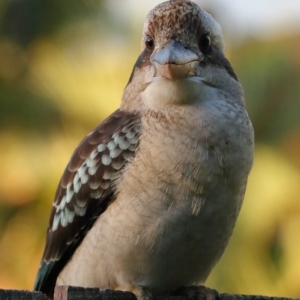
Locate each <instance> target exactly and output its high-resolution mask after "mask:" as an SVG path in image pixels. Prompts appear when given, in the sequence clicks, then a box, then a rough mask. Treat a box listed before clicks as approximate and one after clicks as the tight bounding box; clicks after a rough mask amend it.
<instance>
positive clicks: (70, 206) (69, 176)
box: [34, 110, 141, 295]
mask: <svg viewBox="0 0 300 300" xmlns="http://www.w3.org/2000/svg"><path fill="white" fill-rule="evenodd" d="M140 131H141V127H140V118H139V116H138V115H135V114H131V113H128V112H124V111H121V110H117V111H115V112H114V113H113V114H112V115H111V116H110V117H108V118H107V119H106V120H104V121H103V122H102V123H101V124H100V125H98V127H96V128H95V129H94V130H93V131H92V132H91V133H90V134H89V135H87V136H86V137H85V138H84V139H83V141H82V142H81V143H80V144H79V146H78V147H77V148H76V150H75V151H74V153H73V155H72V157H71V160H70V162H69V164H68V165H67V167H66V170H65V172H64V174H63V176H62V178H61V181H60V183H59V186H58V189H57V192H56V195H55V200H54V203H53V207H52V211H51V216H50V222H49V227H48V230H47V240H46V247H45V250H44V255H43V258H42V262H41V265H40V268H39V271H38V274H37V277H36V282H35V286H34V289H35V290H38V291H42V292H44V293H45V294H47V295H52V294H53V290H54V287H55V282H56V279H57V276H58V275H59V273H60V271H61V270H62V269H63V267H64V266H65V264H66V263H67V262H68V260H69V259H70V257H71V256H72V254H73V253H74V251H75V250H76V248H77V247H78V245H79V244H80V243H81V241H82V239H83V238H84V236H85V235H86V233H87V232H88V230H89V229H90V228H91V227H92V225H93V224H94V222H95V221H96V219H97V217H99V215H100V214H102V213H103V212H104V211H105V209H106V208H107V206H108V205H109V203H110V202H111V201H114V199H115V191H114V182H115V181H116V180H117V179H118V177H119V176H120V174H121V171H122V170H123V169H124V167H125V165H126V164H127V163H128V161H129V160H130V159H131V158H132V157H133V155H134V153H135V151H136V149H137V146H138V140H139V134H140Z"/></svg>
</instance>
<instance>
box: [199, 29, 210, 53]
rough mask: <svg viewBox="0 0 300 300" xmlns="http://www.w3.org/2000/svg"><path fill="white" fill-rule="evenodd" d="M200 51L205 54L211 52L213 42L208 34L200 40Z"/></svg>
mask: <svg viewBox="0 0 300 300" xmlns="http://www.w3.org/2000/svg"><path fill="white" fill-rule="evenodd" d="M198 45H199V49H200V51H201V52H202V53H203V54H205V53H207V52H208V51H209V49H210V45H211V40H210V36H209V34H208V33H206V34H204V35H203V36H202V37H201V38H200V40H199V44H198Z"/></svg>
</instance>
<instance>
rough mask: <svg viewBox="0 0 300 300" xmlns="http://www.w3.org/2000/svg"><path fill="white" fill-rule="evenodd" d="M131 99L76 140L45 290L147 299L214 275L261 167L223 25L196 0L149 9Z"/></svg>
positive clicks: (57, 207)
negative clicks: (76, 289) (256, 164)
mask: <svg viewBox="0 0 300 300" xmlns="http://www.w3.org/2000/svg"><path fill="white" fill-rule="evenodd" d="M141 48H142V49H141V54H140V55H139V57H138V59H137V61H136V63H135V65H134V67H133V70H132V73H131V76H130V78H129V81H128V83H127V85H126V87H125V89H124V93H123V96H122V100H121V104H120V107H119V108H118V109H117V110H116V111H115V112H113V113H112V114H111V115H110V116H108V117H107V118H106V119H105V120H104V121H103V122H102V123H100V124H99V125H98V126H97V127H96V128H95V129H94V130H92V131H91V132H90V133H89V134H88V135H87V136H86V137H85V138H84V139H83V140H82V142H81V143H80V144H79V145H78V146H77V148H76V149H75V151H74V153H73V155H72V157H71V159H70V161H69V163H68V165H67V167H66V169H65V171H64V173H63V175H62V177H61V180H60V183H59V185H58V188H57V191H56V194H55V198H54V202H53V206H52V210H51V215H50V221H49V226H48V229H47V237H46V245H45V249H44V253H43V256H42V260H41V264H40V267H39V270H38V274H37V277H36V281H35V286H34V289H35V290H37V291H42V292H44V293H45V294H47V295H48V296H50V297H51V296H53V293H54V292H53V291H54V288H55V286H56V285H73V286H81V287H97V288H100V289H113V290H125V291H130V292H132V293H134V294H135V295H136V297H137V299H139V300H141V299H142V300H143V299H152V297H153V295H157V294H160V295H169V294H172V293H176V291H178V290H180V289H181V288H187V289H188V288H189V287H190V286H191V287H193V286H195V285H197V284H204V283H205V281H206V279H207V277H208V275H209V274H210V272H211V270H212V269H213V267H214V266H215V265H216V263H217V262H218V261H219V259H220V257H221V256H222V254H223V252H224V250H225V248H226V246H227V244H228V241H229V239H230V237H231V235H232V232H233V229H234V227H235V223H236V220H237V217H238V215H239V211H240V209H241V206H242V203H243V198H244V194H245V189H246V185H247V180H248V175H249V173H250V170H251V168H252V164H253V151H254V131H253V126H252V123H251V120H250V118H249V116H248V113H247V111H246V108H245V100H244V92H243V88H242V85H241V84H240V82H239V80H238V78H237V76H236V74H235V72H234V70H233V68H232V66H231V64H230V62H229V61H228V59H227V58H226V57H225V54H224V51H225V50H224V49H225V46H224V40H223V37H222V30H221V27H220V25H219V24H218V23H217V21H215V19H214V18H213V17H212V16H211V15H210V14H209V13H207V12H205V11H204V10H203V9H201V8H200V7H199V6H198V5H197V4H196V3H194V2H192V1H190V0H169V1H165V2H162V3H160V4H158V5H157V6H156V7H155V8H153V9H152V10H151V11H150V12H149V13H148V15H147V17H146V19H145V22H144V26H143V33H142V47H141Z"/></svg>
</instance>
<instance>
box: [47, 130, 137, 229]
mask: <svg viewBox="0 0 300 300" xmlns="http://www.w3.org/2000/svg"><path fill="white" fill-rule="evenodd" d="M138 134H139V128H138V130H137V127H136V126H126V127H123V128H122V129H121V130H120V131H119V132H115V133H113V134H112V136H111V139H110V140H108V141H107V142H105V143H100V144H99V145H97V146H96V147H95V149H94V150H93V151H92V152H91V153H90V155H89V156H88V157H87V158H86V159H85V160H84V161H83V162H82V164H81V166H80V167H79V168H78V169H77V171H76V173H75V175H74V177H73V179H72V180H71V181H70V182H69V183H68V184H67V187H66V191H65V194H64V195H63V197H62V198H61V199H60V201H56V202H54V204H53V207H54V209H55V214H54V218H53V222H52V227H51V229H52V231H53V232H54V231H56V230H57V229H58V227H59V225H60V226H62V227H66V226H68V225H69V224H71V223H72V222H73V221H74V218H75V216H84V215H85V214H86V211H87V201H88V199H87V198H81V197H82V192H81V190H82V189H86V185H88V188H89V193H88V197H90V198H91V199H100V198H101V196H102V195H103V192H104V191H105V190H106V189H107V188H108V187H109V186H110V183H111V182H112V181H113V180H114V179H115V177H116V174H117V171H118V170H120V169H121V168H122V167H123V166H124V164H125V163H126V161H127V160H128V159H130V157H131V156H132V155H133V152H134V151H135V149H136V146H137V143H138ZM89 136H90V135H89ZM100 169H101V170H100ZM99 172H100V173H101V177H99V176H97V175H98V174H97V173H99Z"/></svg>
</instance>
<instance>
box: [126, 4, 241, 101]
mask: <svg viewBox="0 0 300 300" xmlns="http://www.w3.org/2000/svg"><path fill="white" fill-rule="evenodd" d="M223 51H224V42H223V38H222V32H221V27H220V25H219V24H218V23H217V22H216V21H215V20H214V19H213V17H212V16H211V15H210V14H208V13H207V12H205V11H204V10H202V9H201V8H200V7H199V6H198V5H197V4H195V3H194V2H192V1H189V0H171V1H167V2H163V3H161V4H159V5H158V6H156V7H155V8H154V9H153V10H152V11H150V13H149V14H148V16H147V18H146V20H145V23H144V28H143V37H142V53H141V55H140V56H139V58H138V60H137V62H136V64H135V67H134V70H133V73H132V75H131V77H130V80H129V83H128V86H127V87H129V89H134V90H136V91H139V93H141V92H142V93H144V95H145V96H146V100H149V102H151V104H155V105H158V104H159V105H165V104H191V103H194V102H198V101H200V100H201V99H202V100H203V99H204V98H205V99H206V98H208V97H203V95H204V94H205V95H206V96H207V95H208V96H210V95H211V94H215V93H216V90H218V89H219V90H222V91H224V92H225V94H226V93H227V94H228V96H229V97H230V96H232V94H233V95H234V96H235V97H236V96H237V95H238V96H239V98H241V102H243V99H242V98H243V96H242V95H243V91H242V88H241V85H240V84H239V82H238V79H237V77H236V75H235V73H234V71H233V69H232V67H231V65H230V63H229V62H228V60H227V59H226V58H225V55H224V52H223ZM149 97H150V98H149ZM123 100H125V102H126V93H125V97H124V98H123ZM143 102H147V101H145V99H144V101H143ZM154 102H155V103H154ZM144 104H145V103H144Z"/></svg>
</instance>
